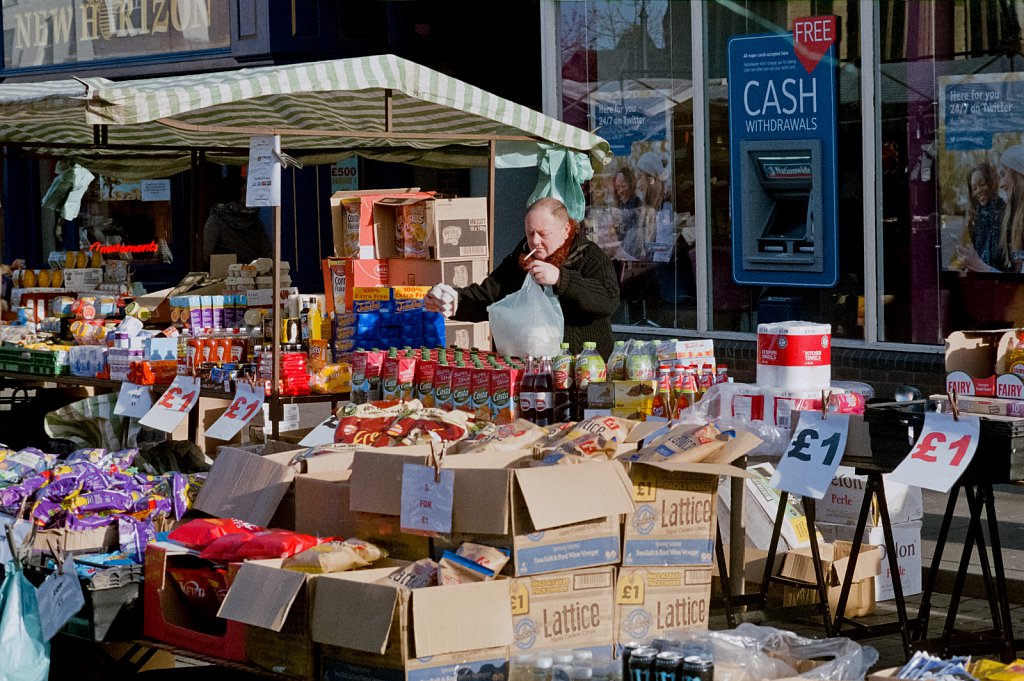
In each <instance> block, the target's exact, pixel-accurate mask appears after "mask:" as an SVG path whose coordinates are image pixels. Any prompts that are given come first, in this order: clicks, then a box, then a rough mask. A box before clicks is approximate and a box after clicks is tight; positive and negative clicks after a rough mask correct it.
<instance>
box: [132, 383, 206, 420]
mask: <svg viewBox="0 0 1024 681" xmlns="http://www.w3.org/2000/svg"><path fill="white" fill-rule="evenodd" d="M198 401H199V379H198V378H192V377H190V376H175V377H174V380H173V381H172V382H171V384H170V385H169V386H167V390H165V391H164V394H163V395H161V396H160V399H158V400H157V401H156V403H155V404H154V405H153V408H152V409H150V410H149V411H148V412H146V415H145V416H143V417H142V418H141V419H139V423H140V424H142V425H144V426H146V427H148V428H155V429H156V430H162V431H164V432H165V433H170V432H171V431H173V430H174V429H175V428H177V427H178V424H179V423H181V420H182V419H183V418H185V415H186V414H188V413H189V412H190V411H192V407H194V406H196V402H198Z"/></svg>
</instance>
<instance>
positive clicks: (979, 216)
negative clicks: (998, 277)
mask: <svg viewBox="0 0 1024 681" xmlns="http://www.w3.org/2000/svg"><path fill="white" fill-rule="evenodd" d="M967 179H968V192H969V193H968V205H967V214H966V215H965V216H964V231H963V235H962V237H961V243H960V244H959V245H958V246H957V249H956V257H957V260H959V262H960V264H961V266H962V267H963V268H964V269H968V270H971V271H972V272H991V271H992V270H993V269H995V265H996V258H997V257H998V254H999V252H1000V247H999V237H1000V234H999V233H1000V223H1001V221H1002V218H1003V209H1004V208H1005V207H1006V202H1005V201H1003V200H1002V199H1001V198H999V196H997V195H996V191H997V184H998V181H997V179H996V171H995V169H994V168H993V167H992V164H990V163H988V162H984V163H979V164H978V165H976V166H974V167H973V168H971V172H970V173H969V174H968V175H967Z"/></svg>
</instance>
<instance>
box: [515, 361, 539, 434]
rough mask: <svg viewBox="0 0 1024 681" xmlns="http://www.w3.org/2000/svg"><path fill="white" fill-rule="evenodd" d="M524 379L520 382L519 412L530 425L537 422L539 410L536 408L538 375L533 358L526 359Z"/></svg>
mask: <svg viewBox="0 0 1024 681" xmlns="http://www.w3.org/2000/svg"><path fill="white" fill-rule="evenodd" d="M525 369H526V370H525V371H524V372H523V377H522V379H520V381H519V412H520V414H521V415H522V417H523V418H524V419H526V420H527V421H529V422H530V423H536V422H537V410H536V408H535V406H534V403H535V399H536V397H535V393H536V388H535V385H536V379H537V374H536V373H535V372H536V368H535V366H534V361H533V357H527V358H526V367H525Z"/></svg>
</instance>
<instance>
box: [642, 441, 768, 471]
mask: <svg viewBox="0 0 1024 681" xmlns="http://www.w3.org/2000/svg"><path fill="white" fill-rule="evenodd" d="M761 442H762V440H761V438H759V437H758V436H756V435H754V434H753V433H749V432H746V431H740V432H739V433H737V435H736V437H734V438H732V439H731V440H729V441H728V442H726V443H725V446H723V447H722V448H721V449H719V450H718V451H716V452H715V453H714V454H712V455H711V456H709V457H708V458H707V459H706V460H704V461H699V462H688V461H651V462H643V461H640V462H638V463H647V464H649V465H651V466H654V467H656V468H661V469H663V470H666V471H677V472H685V473H706V474H708V475H726V476H730V477H735V478H749V477H753V474H752V473H750V472H749V471H747V470H746V469H745V468H740V467H738V466H735V465H734V462H735V461H737V460H739V459H740V458H741V457H743V456H746V455H747V454H749V453H750V452H751V451H753V450H754V449H755V448H756V447H757V446H758V445H760V444H761Z"/></svg>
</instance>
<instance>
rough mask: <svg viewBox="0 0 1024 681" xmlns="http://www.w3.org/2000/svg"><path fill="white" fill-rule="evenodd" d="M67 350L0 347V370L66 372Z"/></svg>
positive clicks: (50, 374)
mask: <svg viewBox="0 0 1024 681" xmlns="http://www.w3.org/2000/svg"><path fill="white" fill-rule="evenodd" d="M68 369H69V367H68V364H67V352H65V351H58V352H50V351H48V350H29V349H26V348H21V347H17V346H3V347H0V370H3V371H16V372H18V373H23V374H36V375H38V376H58V375H60V374H66V373H68Z"/></svg>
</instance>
